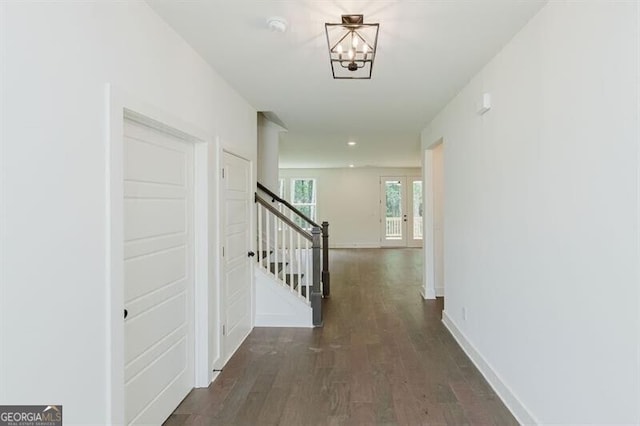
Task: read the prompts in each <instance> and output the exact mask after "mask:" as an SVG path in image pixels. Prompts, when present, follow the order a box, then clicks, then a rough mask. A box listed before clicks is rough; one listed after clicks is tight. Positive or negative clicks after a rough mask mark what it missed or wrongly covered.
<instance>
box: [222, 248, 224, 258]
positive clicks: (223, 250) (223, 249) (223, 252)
mask: <svg viewBox="0 0 640 426" xmlns="http://www.w3.org/2000/svg"><path fill="white" fill-rule="evenodd" d="M222 257H224V246H222Z"/></svg>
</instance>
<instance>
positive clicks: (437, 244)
mask: <svg viewBox="0 0 640 426" xmlns="http://www.w3.org/2000/svg"><path fill="white" fill-rule="evenodd" d="M432 164H433V169H432V170H433V173H432V175H431V179H432V181H431V185H432V186H433V225H434V226H433V228H434V229H433V230H434V233H433V237H434V238H433V245H434V256H435V259H434V265H433V267H434V277H435V287H436V295H437V296H444V144H443V143H440V144H439V145H438V146H436V147H435V148H433V163H432ZM427 184H428V183H427Z"/></svg>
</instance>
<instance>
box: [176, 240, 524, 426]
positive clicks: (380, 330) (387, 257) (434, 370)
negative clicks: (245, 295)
mask: <svg viewBox="0 0 640 426" xmlns="http://www.w3.org/2000/svg"><path fill="white" fill-rule="evenodd" d="M421 265H422V251H421V250H419V249H341V250H332V252H331V284H332V285H331V291H332V295H331V298H330V299H326V300H325V301H324V302H325V310H324V327H323V328H317V329H295V328H279V329H278V328H256V329H254V330H253V332H252V333H251V335H250V336H249V337H248V338H247V340H246V341H245V342H244V343H243V344H242V346H241V347H240V349H239V350H238V351H237V353H236V354H235V355H234V356H233V357H232V358H231V360H230V361H229V363H228V364H227V366H226V367H225V368H224V371H223V372H222V373H221V374H220V376H219V377H218V378H217V380H216V381H215V382H214V383H213V384H212V385H211V386H209V388H208V389H195V390H193V391H192V392H191V393H190V394H189V396H188V397H187V398H186V399H185V400H184V401H183V402H182V404H181V405H180V406H179V407H178V408H177V409H176V410H175V412H174V414H172V416H171V417H170V418H169V419H168V420H167V422H166V423H165V424H166V425H167V426H173V425H295V426H297V425H374V424H378V425H396V424H397V425H423V424H431V425H466V424H470V425H517V424H518V423H517V421H516V420H515V419H514V418H513V416H512V415H511V414H510V413H509V411H508V410H507V409H506V408H505V406H504V405H503V404H502V402H501V401H500V400H499V399H498V397H497V396H496V395H495V393H494V392H493V391H492V389H491V388H490V387H489V385H488V384H487V383H486V381H485V380H484V378H483V377H482V376H481V375H480V373H479V372H478V371H477V370H476V368H475V367H474V366H473V364H472V363H471V361H470V360H469V359H468V358H467V356H466V355H465V354H464V352H463V351H462V350H461V349H460V348H459V347H458V345H457V344H456V343H455V341H454V340H453V338H452V337H451V336H450V335H449V333H448V332H447V330H446V329H445V328H444V326H443V325H442V323H441V313H442V308H443V301H442V299H438V300H436V301H425V300H423V299H422V297H421V296H420V294H419V290H420V284H421V280H422V278H421V277H422V272H421V271H422V266H421Z"/></svg>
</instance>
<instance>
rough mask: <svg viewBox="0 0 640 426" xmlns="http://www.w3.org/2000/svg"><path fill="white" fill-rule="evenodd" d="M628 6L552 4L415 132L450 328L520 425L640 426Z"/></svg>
mask: <svg viewBox="0 0 640 426" xmlns="http://www.w3.org/2000/svg"><path fill="white" fill-rule="evenodd" d="M637 8H638V4H637V3H636V2H592V1H582V2H564V1H557V2H555V1H554V2H549V4H548V5H546V6H545V7H544V8H543V9H542V10H541V12H540V13H539V14H538V15H537V16H536V17H534V18H533V19H532V21H531V22H530V23H529V24H528V25H527V26H526V27H525V28H524V29H523V30H522V31H521V32H520V33H519V34H518V35H517V36H516V37H515V38H514V39H513V40H512V41H511V42H510V43H509V44H508V45H507V46H506V47H505V48H504V49H503V51H502V52H501V53H499V54H498V55H497V56H496V57H495V58H494V59H493V60H492V61H491V62H490V63H489V64H488V65H487V66H486V67H485V68H484V69H483V70H482V71H481V72H480V73H479V74H478V75H477V76H475V77H474V78H473V79H472V80H471V82H470V83H469V84H468V85H467V87H465V88H464V89H463V90H462V91H461V92H460V93H459V95H458V96H457V97H456V98H455V99H454V100H453V101H452V102H451V103H450V104H449V105H448V106H447V107H446V108H445V109H444V110H443V111H442V112H441V113H440V114H439V115H438V116H437V118H436V119H435V120H434V121H433V122H432V123H431V124H430V125H429V126H428V127H427V128H426V129H425V130H424V132H423V134H422V141H423V148H427V147H428V146H429V145H430V144H432V143H434V142H436V141H437V140H439V139H440V138H441V137H442V138H443V139H444V144H445V152H446V154H445V199H446V202H445V237H444V238H445V280H446V284H445V286H446V298H445V322H446V323H447V324H448V326H449V327H450V328H451V329H452V330H453V331H454V333H455V334H456V336H457V338H458V339H459V340H460V341H461V342H462V343H463V344H464V345H465V347H466V349H467V351H469V353H471V354H472V355H473V357H474V360H475V361H476V362H477V363H478V364H479V365H480V366H481V367H482V369H483V370H484V372H485V374H487V376H488V377H489V378H490V379H491V381H492V382H493V384H494V386H496V388H497V389H498V390H499V391H500V392H501V394H502V396H503V398H504V399H505V400H506V401H507V403H508V404H509V405H510V406H511V408H512V409H513V411H514V412H515V413H516V414H517V415H518V417H519V418H520V420H521V421H524V422H527V421H528V422H532V421H535V422H538V423H541V424H587V423H589V424H632V423H634V424H635V423H638V422H640V403H639V402H640V366H639V353H638V351H639V349H638V348H639V343H640V341H639V339H640V324H639V318H638V313H639V312H640V306H639V280H638V279H639V274H638V266H639V265H638V259H639V258H638V256H639V252H638V231H639V229H638V215H639V211H638V189H639V188H638V169H639V167H638V140H639V130H638V129H639V120H638V112H639V111H638V87H639V85H638V78H639V69H638V53H639V49H638V16H639V15H638V10H637ZM483 92H490V93H491V96H492V104H493V108H492V109H491V110H490V111H489V112H487V113H486V114H485V115H483V116H480V115H478V114H477V113H476V105H477V103H478V102H479V99H480V97H481V95H482V93H483ZM463 308H465V309H466V312H467V319H466V320H465V319H464V318H463V315H462V310H463Z"/></svg>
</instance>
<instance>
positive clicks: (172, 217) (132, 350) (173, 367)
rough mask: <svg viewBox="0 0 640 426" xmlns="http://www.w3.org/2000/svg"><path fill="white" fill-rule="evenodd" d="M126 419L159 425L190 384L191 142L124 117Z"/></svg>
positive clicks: (192, 248) (192, 239) (178, 402)
mask: <svg viewBox="0 0 640 426" xmlns="http://www.w3.org/2000/svg"><path fill="white" fill-rule="evenodd" d="M123 155H124V168H123V177H124V188H123V195H124V200H123V210H124V211H123V214H124V221H123V225H124V238H123V240H124V244H123V249H124V380H125V382H124V392H125V410H124V411H125V413H124V414H125V423H126V424H132V423H135V424H160V423H162V422H163V421H164V420H165V419H166V418H167V417H168V416H169V415H170V414H171V412H172V411H173V409H174V408H175V407H177V406H178V404H180V401H182V399H183V398H184V397H185V396H186V395H187V394H188V393H189V392H190V391H191V389H192V388H193V386H194V333H193V312H194V306H193V288H194V276H195V266H194V265H195V264H194V259H195V251H194V232H193V230H194V146H193V143H191V142H189V141H186V140H183V139H180V138H178V137H176V136H174V135H171V134H168V133H165V132H162V131H160V130H157V129H155V128H152V127H149V126H147V125H145V124H142V123H139V122H134V121H132V120H129V119H126V120H125V121H124V138H123Z"/></svg>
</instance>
